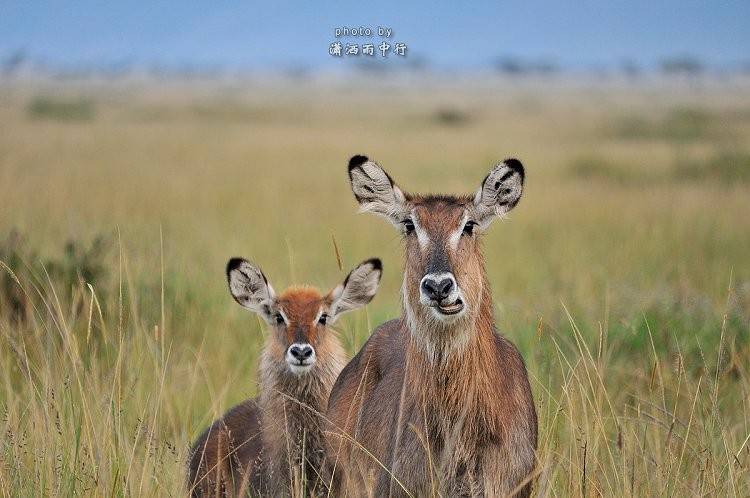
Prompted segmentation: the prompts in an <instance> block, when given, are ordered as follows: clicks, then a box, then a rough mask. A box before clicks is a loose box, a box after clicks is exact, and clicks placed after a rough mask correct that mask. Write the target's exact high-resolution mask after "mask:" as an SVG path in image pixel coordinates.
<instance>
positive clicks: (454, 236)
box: [448, 212, 469, 252]
mask: <svg viewBox="0 0 750 498" xmlns="http://www.w3.org/2000/svg"><path fill="white" fill-rule="evenodd" d="M467 221H469V215H468V213H466V212H464V217H463V218H461V223H459V224H458V228H457V229H456V230H455V231H454V232H453V233H451V234H450V236H449V237H448V246H449V247H450V248H451V251H454V252H455V251H456V249H457V248H458V242H459V241H460V240H461V234H462V233H463V232H464V225H465V224H466V222H467Z"/></svg>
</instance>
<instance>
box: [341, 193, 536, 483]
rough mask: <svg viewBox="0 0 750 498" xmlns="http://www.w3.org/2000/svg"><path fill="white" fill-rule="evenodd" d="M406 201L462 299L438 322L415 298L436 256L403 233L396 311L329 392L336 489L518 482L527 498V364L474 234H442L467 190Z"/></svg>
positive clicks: (458, 216) (530, 413)
mask: <svg viewBox="0 0 750 498" xmlns="http://www.w3.org/2000/svg"><path fill="white" fill-rule="evenodd" d="M406 200H407V202H408V207H409V209H410V212H411V213H413V216H414V218H415V220H414V221H415V223H417V224H418V225H419V227H420V228H421V229H422V230H424V231H425V232H426V233H427V234H429V239H430V241H431V243H432V244H433V245H441V246H442V248H443V249H444V252H443V253H441V254H444V255H445V257H447V259H448V264H449V265H450V267H451V269H452V272H453V274H454V276H455V278H456V281H457V282H458V284H459V286H460V287H461V289H462V292H463V293H464V296H465V298H466V305H467V306H468V308H467V311H466V313H465V314H464V315H463V316H461V317H460V318H459V319H457V320H456V321H454V322H452V323H444V322H441V321H440V320H438V319H436V318H435V317H434V316H432V315H431V314H430V309H428V308H426V307H425V306H422V305H420V303H419V282H420V279H421V277H422V276H423V275H424V274H425V273H426V268H428V267H429V265H431V264H433V260H434V259H435V257H436V256H435V253H434V252H432V251H431V250H426V249H424V248H423V247H421V246H420V244H419V242H418V240H417V237H416V236H415V235H406V236H405V258H404V259H405V263H404V265H405V271H404V285H403V296H402V297H403V300H404V303H403V304H404V310H403V314H402V316H401V318H400V319H397V320H392V321H389V322H386V323H385V324H383V325H381V326H380V327H378V328H377V329H376V330H375V331H374V332H373V334H372V336H371V337H370V339H369V340H368V341H367V343H366V344H365V345H364V347H363V348H362V349H361V351H360V352H359V353H358V354H357V355H356V356H355V357H354V358H353V359H352V361H351V362H350V363H349V364H348V365H347V366H346V367H345V368H344V370H343V371H342V372H341V374H340V375H339V378H338V380H337V381H336V384H335V386H334V387H333V391H332V392H331V397H330V400H329V404H328V418H329V419H330V422H331V424H332V428H331V432H330V433H329V439H328V441H329V458H330V459H332V460H334V461H335V462H336V466H337V476H336V480H335V482H336V483H337V486H338V492H340V493H346V495H349V496H361V495H371V496H378V497H380V496H401V495H405V494H406V493H405V492H404V489H403V488H405V489H406V490H408V492H409V493H411V494H413V495H415V496H425V495H428V494H430V495H431V494H434V493H437V494H440V495H443V496H480V495H486V496H502V495H504V494H508V493H510V492H512V491H513V490H514V489H516V487H518V488H519V490H520V492H519V493H518V496H528V495H529V494H530V492H531V484H530V483H529V482H528V479H529V476H530V474H531V473H532V471H533V468H534V465H535V450H536V442H537V418H536V411H535V408H534V403H533V399H532V395H531V389H530V386H529V381H528V376H527V373H526V368H525V366H524V363H523V360H522V358H521V356H520V354H519V353H518V351H517V349H516V348H515V347H514V346H513V344H511V343H510V341H508V340H507V339H505V338H503V337H501V336H499V335H498V334H497V332H496V330H495V325H494V320H493V316H492V297H491V293H490V288H489V284H488V282H487V277H486V270H485V267H484V259H483V256H482V252H481V247H480V242H479V236H478V235H472V236H466V237H463V236H462V237H461V238H460V241H459V242H458V245H457V247H456V248H455V250H454V249H452V248H450V247H449V245H450V244H449V243H448V240H449V237H450V235H451V234H452V233H456V232H455V231H456V230H461V221H462V220H463V219H464V215H465V213H466V212H467V204H468V203H469V202H470V201H471V200H470V199H469V198H463V197H462V198H455V197H448V196H427V197H420V196H406ZM342 436H343V437H342ZM352 439H353V440H354V441H355V442H353V443H352V442H351V440H352ZM402 486H403V488H402Z"/></svg>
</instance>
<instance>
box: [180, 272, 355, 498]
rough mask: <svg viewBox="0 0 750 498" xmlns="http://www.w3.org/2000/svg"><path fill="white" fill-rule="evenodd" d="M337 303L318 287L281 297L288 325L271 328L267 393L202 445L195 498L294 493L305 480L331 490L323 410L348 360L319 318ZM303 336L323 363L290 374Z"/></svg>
mask: <svg viewBox="0 0 750 498" xmlns="http://www.w3.org/2000/svg"><path fill="white" fill-rule="evenodd" d="M330 302H331V296H330V294H329V295H326V296H321V294H320V293H319V292H318V291H317V290H316V289H313V288H311V287H293V288H290V289H288V290H287V291H285V292H283V293H282V294H281V295H280V296H279V297H278V298H277V303H278V305H279V307H280V308H281V309H282V310H283V311H284V313H285V315H286V317H287V318H288V324H287V326H283V327H271V328H272V329H273V330H272V332H271V334H269V337H268V340H267V341H266V345H265V348H264V351H263V354H262V359H261V365H260V369H259V379H260V381H259V396H258V397H257V398H255V399H252V400H248V401H245V402H244V403H241V404H240V405H238V406H236V407H234V408H232V409H231V410H229V411H228V412H227V413H226V414H225V415H224V416H223V417H222V418H221V419H219V420H217V421H216V422H214V423H213V424H212V425H211V427H209V428H208V429H207V430H206V431H205V432H204V433H203V434H202V435H201V436H200V437H199V438H198V440H197V441H196V443H195V444H194V446H193V449H192V451H191V458H190V468H189V474H190V476H189V485H190V487H191V493H192V495H193V496H216V495H219V496H223V495H227V496H237V495H248V494H251V495H252V496H258V495H260V496H274V497H275V496H286V495H292V494H293V490H299V489H301V488H302V485H301V482H302V481H303V480H304V484H305V486H304V487H305V489H306V490H307V492H308V493H309V494H311V495H312V494H316V493H322V494H325V490H326V486H327V484H328V482H329V477H328V476H329V473H328V471H327V470H326V464H325V458H324V456H325V453H324V450H325V443H324V439H323V432H322V430H323V426H322V423H323V415H322V414H323V413H324V412H325V408H326V403H327V400H328V395H329V393H330V391H331V387H332V386H333V383H334V381H335V379H336V376H337V375H338V373H339V372H340V370H341V367H342V365H343V362H344V358H345V357H344V351H343V349H342V348H341V345H340V343H339V341H338V339H337V338H336V336H335V334H333V333H332V332H331V331H330V330H329V329H328V328H327V327H324V326H321V325H317V324H316V322H315V319H316V316H317V315H318V313H319V312H320V309H321V306H323V307H325V306H328V305H330ZM300 337H302V338H304V339H305V340H306V341H307V342H308V343H310V344H312V345H313V346H314V347H315V351H316V356H317V361H316V363H315V365H314V366H313V367H312V370H311V371H310V372H308V373H307V374H304V375H300V376H298V375H295V374H293V373H291V372H289V370H288V368H287V364H286V361H285V359H284V355H285V353H286V349H287V347H288V345H289V344H291V343H293V342H295V341H297V340H299V338H300ZM303 468H304V473H302V472H301V471H302V469H303Z"/></svg>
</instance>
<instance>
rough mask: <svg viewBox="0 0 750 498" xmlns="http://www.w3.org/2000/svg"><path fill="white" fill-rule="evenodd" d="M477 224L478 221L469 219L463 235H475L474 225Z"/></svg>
mask: <svg viewBox="0 0 750 498" xmlns="http://www.w3.org/2000/svg"><path fill="white" fill-rule="evenodd" d="M475 226H477V222H476V221H471V220H469V221H467V222H466V224H465V225H464V231H463V233H462V234H461V235H474V227H475Z"/></svg>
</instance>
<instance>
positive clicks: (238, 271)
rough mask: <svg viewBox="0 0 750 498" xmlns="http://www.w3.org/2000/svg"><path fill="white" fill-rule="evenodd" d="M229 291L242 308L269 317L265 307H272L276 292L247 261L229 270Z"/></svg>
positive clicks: (267, 318)
mask: <svg viewBox="0 0 750 498" xmlns="http://www.w3.org/2000/svg"><path fill="white" fill-rule="evenodd" d="M229 292H231V294H232V296H233V297H234V298H235V300H236V301H237V302H238V303H239V304H240V305H241V306H243V307H244V308H247V309H249V310H250V311H253V312H255V313H258V314H260V315H261V316H263V318H265V319H266V320H269V319H270V316H268V315H269V313H267V312H266V308H273V306H274V300H275V297H276V294H275V293H274V291H273V288H272V287H271V285H270V284H267V283H266V279H265V278H264V277H263V273H262V272H261V271H260V270H259V269H258V268H256V267H254V266H253V265H251V264H250V263H248V262H247V261H243V262H242V263H240V265H239V266H238V267H237V268H234V269H232V270H231V271H230V272H229Z"/></svg>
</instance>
